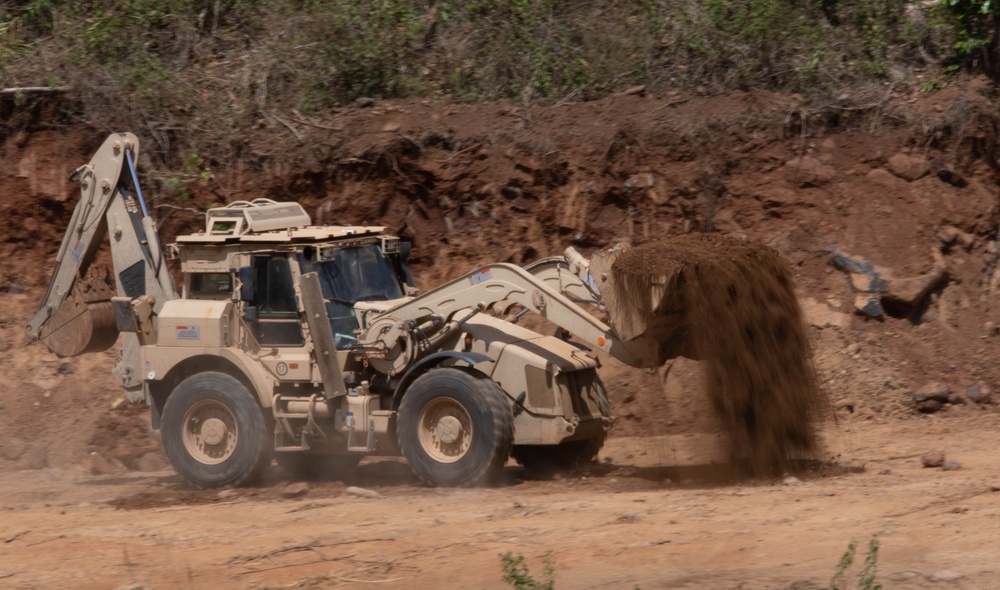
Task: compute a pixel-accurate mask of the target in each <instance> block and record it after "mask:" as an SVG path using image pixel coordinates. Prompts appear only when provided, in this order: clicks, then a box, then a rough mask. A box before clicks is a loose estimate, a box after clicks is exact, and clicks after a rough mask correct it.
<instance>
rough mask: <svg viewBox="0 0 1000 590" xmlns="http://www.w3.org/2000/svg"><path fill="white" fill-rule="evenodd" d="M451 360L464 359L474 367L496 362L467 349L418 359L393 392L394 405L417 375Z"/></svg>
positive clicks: (442, 352) (394, 405)
mask: <svg viewBox="0 0 1000 590" xmlns="http://www.w3.org/2000/svg"><path fill="white" fill-rule="evenodd" d="M449 360H456V361H462V362H464V363H466V364H468V365H469V366H470V367H474V366H476V365H478V364H480V363H492V362H494V360H493V359H492V358H490V357H488V356H486V355H485V354H482V353H479V352H469V351H465V350H443V351H441V352H435V353H434V354H432V355H429V356H426V357H424V358H422V359H420V360H419V361H417V363H416V364H414V365H413V366H412V367H410V368H409V369H408V370H407V371H406V373H404V374H403V378H402V379H400V381H399V385H397V386H396V391H395V392H393V394H392V405H393V407H397V406H399V402H400V400H401V399H403V394H404V393H405V392H406V389H407V388H408V387H409V386H410V385H411V384H412V383H413V382H414V381H415V380H416V378H417V377H419V376H421V375H423V374H424V373H426V372H427V371H430V370H431V369H433V368H434V367H436V366H438V365H440V364H441V363H444V362H446V361H449Z"/></svg>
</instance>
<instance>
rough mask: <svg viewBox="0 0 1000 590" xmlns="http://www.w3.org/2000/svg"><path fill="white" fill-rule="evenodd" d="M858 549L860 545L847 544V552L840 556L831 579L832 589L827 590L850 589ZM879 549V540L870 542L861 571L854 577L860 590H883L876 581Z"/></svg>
mask: <svg viewBox="0 0 1000 590" xmlns="http://www.w3.org/2000/svg"><path fill="white" fill-rule="evenodd" d="M857 548H858V544H857V543H855V542H854V541H851V542H850V543H848V544H847V550H846V551H844V554H843V555H841V556H840V561H839V562H838V563H837V568H836V569H835V570H834V572H833V577H832V578H831V579H830V587H829V588H827V589H826V590H846V589H847V588H848V587H849V585H850V584H849V582H848V580H849V579H850V578H851V577H852V576H851V575H850V572H851V566H852V565H854V560H855V557H856V553H857ZM878 548H879V542H878V538H876V537H872V539H871V541H868V553H867V554H866V555H865V561H864V564H863V565H862V567H861V571H860V572H858V573H857V575H856V576H854V577H856V578H857V588H858V590H882V585H881V584H879V583H878V582H876V580H875V576H876V570H877V568H878Z"/></svg>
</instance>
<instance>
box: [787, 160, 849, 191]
mask: <svg viewBox="0 0 1000 590" xmlns="http://www.w3.org/2000/svg"><path fill="white" fill-rule="evenodd" d="M785 168H786V170H787V172H788V176H789V179H790V180H791V181H792V182H793V183H795V184H797V185H798V186H823V185H825V184H829V183H830V182H831V181H832V180H833V179H834V177H835V176H836V175H837V172H836V170H834V169H833V167H832V166H830V165H828V164H824V163H823V162H821V161H819V160H817V159H816V158H813V157H812V156H804V157H802V158H796V159H794V160H789V161H787V162H785Z"/></svg>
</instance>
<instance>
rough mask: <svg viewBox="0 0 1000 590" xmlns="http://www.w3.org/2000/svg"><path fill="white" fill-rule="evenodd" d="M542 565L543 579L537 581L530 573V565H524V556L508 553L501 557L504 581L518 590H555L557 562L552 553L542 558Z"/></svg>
mask: <svg viewBox="0 0 1000 590" xmlns="http://www.w3.org/2000/svg"><path fill="white" fill-rule="evenodd" d="M542 564H543V567H542V578H541V579H536V578H535V577H534V576H532V575H531V574H530V573H528V565H527V564H526V563H524V556H523V555H520V554H518V555H517V556H515V555H514V554H513V553H511V552H510V551H508V552H507V553H504V554H502V555H501V556H500V568H501V569H502V570H503V581H504V583H505V584H507V585H509V586H510V587H511V588H516V589H517V590H553V589H554V588H555V587H556V580H555V562H554V561H552V552H551V551H550V552H548V553H546V554H545V557H544V558H542Z"/></svg>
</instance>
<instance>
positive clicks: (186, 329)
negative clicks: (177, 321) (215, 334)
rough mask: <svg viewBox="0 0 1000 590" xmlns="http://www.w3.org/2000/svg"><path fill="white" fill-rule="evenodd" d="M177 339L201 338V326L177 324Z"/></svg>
mask: <svg viewBox="0 0 1000 590" xmlns="http://www.w3.org/2000/svg"><path fill="white" fill-rule="evenodd" d="M177 339H178V340H201V326H177Z"/></svg>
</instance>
